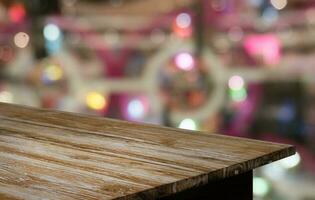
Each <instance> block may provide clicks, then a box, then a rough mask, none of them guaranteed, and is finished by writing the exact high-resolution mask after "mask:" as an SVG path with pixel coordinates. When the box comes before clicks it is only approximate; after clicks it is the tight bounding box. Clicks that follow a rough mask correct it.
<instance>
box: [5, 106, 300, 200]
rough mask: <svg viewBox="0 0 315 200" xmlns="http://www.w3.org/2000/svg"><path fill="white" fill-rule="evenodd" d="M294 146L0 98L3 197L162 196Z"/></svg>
mask: <svg viewBox="0 0 315 200" xmlns="http://www.w3.org/2000/svg"><path fill="white" fill-rule="evenodd" d="M294 153H295V150H294V148H293V147H292V146H289V145H282V144H275V143H269V142H262V141H256V140H250V139H241V138H235V137H227V136H223V135H217V134H205V133H202V132H191V131H186V130H180V129H174V128H166V127H160V126H154V125H141V124H135V123H129V122H124V121H118V120H110V119H104V118H100V117H93V116H86V115H79V114H72V113H66V112H56V111H50V110H40V109H33V108H29V107H22V106H17V105H9V104H3V103H1V104H0V199H54V200H55V199H62V200H66V199H67V200H68V199H69V200H70V199H86V200H89V199H104V200H107V199H141V198H142V199H156V198H159V197H163V196H166V195H170V194H174V193H177V192H179V191H182V190H184V189H188V188H191V187H196V186H198V185H202V184H206V183H207V182H209V181H213V180H218V179H224V178H227V177H230V176H233V175H236V174H241V173H244V172H247V171H250V170H252V169H254V168H257V167H259V166H262V165H264V164H267V163H270V162H272V161H275V160H279V159H281V158H284V157H287V156H289V155H292V154H294Z"/></svg>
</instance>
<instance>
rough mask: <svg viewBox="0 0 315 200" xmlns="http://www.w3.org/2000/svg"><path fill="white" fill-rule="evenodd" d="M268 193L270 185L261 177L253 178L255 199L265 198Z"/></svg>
mask: <svg viewBox="0 0 315 200" xmlns="http://www.w3.org/2000/svg"><path fill="white" fill-rule="evenodd" d="M269 191H270V184H269V183H268V181H267V180H266V179H264V178H261V177H254V179H253V193H254V196H256V197H265V196H266V195H267V194H268V193H269Z"/></svg>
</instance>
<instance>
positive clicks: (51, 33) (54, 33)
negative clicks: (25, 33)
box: [44, 24, 61, 41]
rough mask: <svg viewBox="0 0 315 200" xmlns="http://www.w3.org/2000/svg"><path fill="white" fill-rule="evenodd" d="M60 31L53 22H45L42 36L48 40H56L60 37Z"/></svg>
mask: <svg viewBox="0 0 315 200" xmlns="http://www.w3.org/2000/svg"><path fill="white" fill-rule="evenodd" d="M60 35H61V32H60V29H59V27H58V26H57V25H55V24H47V25H46V26H45V27H44V37H45V39H46V40H49V41H56V40H58V38H59V37H60Z"/></svg>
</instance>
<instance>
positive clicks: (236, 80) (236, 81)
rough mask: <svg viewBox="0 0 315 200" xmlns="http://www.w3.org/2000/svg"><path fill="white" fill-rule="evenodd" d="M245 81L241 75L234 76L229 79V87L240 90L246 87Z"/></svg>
mask: <svg viewBox="0 0 315 200" xmlns="http://www.w3.org/2000/svg"><path fill="white" fill-rule="evenodd" d="M244 84H245V81H244V79H243V78H242V77H240V76H237V75H235V76H232V77H231V78H230V79H229V88H230V89H231V90H240V89H242V88H243V87H244Z"/></svg>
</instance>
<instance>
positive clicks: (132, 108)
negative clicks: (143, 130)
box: [127, 99, 145, 119]
mask: <svg viewBox="0 0 315 200" xmlns="http://www.w3.org/2000/svg"><path fill="white" fill-rule="evenodd" d="M127 111H128V115H129V117H130V118H132V119H140V118H142V117H143V116H144V114H145V107H144V105H143V103H142V102H141V101H140V100H139V99H133V100H131V101H130V102H129V103H128V105H127Z"/></svg>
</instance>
